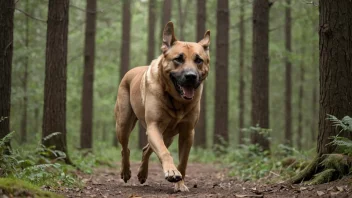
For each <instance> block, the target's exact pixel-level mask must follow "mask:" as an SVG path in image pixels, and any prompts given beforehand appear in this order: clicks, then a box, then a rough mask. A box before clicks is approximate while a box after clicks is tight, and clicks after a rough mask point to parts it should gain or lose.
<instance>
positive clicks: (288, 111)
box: [285, 0, 292, 146]
mask: <svg viewBox="0 0 352 198" xmlns="http://www.w3.org/2000/svg"><path fill="white" fill-rule="evenodd" d="M286 4H287V5H286V12H285V48H286V57H285V64H286V70H285V144H287V145H289V146H292V107H291V96H292V80H291V70H292V69H291V68H292V64H291V61H290V58H289V56H290V55H291V52H292V47H291V39H292V36H291V0H286Z"/></svg>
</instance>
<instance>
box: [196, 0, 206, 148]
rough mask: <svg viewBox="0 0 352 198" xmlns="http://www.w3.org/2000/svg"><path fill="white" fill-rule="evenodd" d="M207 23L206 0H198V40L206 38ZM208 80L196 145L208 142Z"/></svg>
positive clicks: (202, 102)
mask: <svg viewBox="0 0 352 198" xmlns="http://www.w3.org/2000/svg"><path fill="white" fill-rule="evenodd" d="M205 23H206V0H197V31H196V32H197V35H196V36H197V41H200V40H202V39H203V38H204V33H205ZM205 87H206V82H205V81H204V82H203V92H202V98H201V101H200V115H199V120H198V123H197V125H196V129H195V137H194V146H196V147H201V148H205V147H206V143H207V141H206V140H207V132H206V123H205V118H206V116H205V115H206V98H205V91H206V88H205Z"/></svg>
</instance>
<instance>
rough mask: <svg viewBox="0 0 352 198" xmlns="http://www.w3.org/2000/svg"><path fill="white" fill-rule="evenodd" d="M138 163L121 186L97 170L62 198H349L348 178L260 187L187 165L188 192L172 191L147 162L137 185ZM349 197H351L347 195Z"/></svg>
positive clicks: (111, 172) (113, 175) (114, 174)
mask: <svg viewBox="0 0 352 198" xmlns="http://www.w3.org/2000/svg"><path fill="white" fill-rule="evenodd" d="M138 165H139V164H138V163H133V164H132V169H131V171H132V178H131V180H130V181H129V182H128V183H127V184H125V183H124V182H123V181H122V180H121V179H120V177H119V174H118V170H116V169H102V168H101V169H97V170H96V171H95V173H94V174H92V175H82V180H83V182H85V183H86V186H85V187H84V188H83V189H78V188H76V189H67V188H66V189H62V191H60V192H59V193H61V194H63V195H65V196H66V197H104V198H105V197H352V191H351V189H352V186H351V183H352V179H351V177H349V178H344V179H342V180H340V181H337V182H333V183H330V184H324V185H319V186H300V185H293V186H292V185H284V184H275V185H262V184H256V183H251V182H241V181H238V180H236V179H234V178H229V177H228V176H227V175H228V174H227V171H226V169H221V168H220V167H219V166H215V165H205V164H195V163H193V164H189V166H188V168H187V172H188V173H187V176H186V185H187V186H188V188H189V190H190V192H184V193H181V192H178V193H175V192H173V184H171V183H169V182H167V181H166V180H164V178H163V173H162V170H161V168H160V165H159V164H157V163H151V164H150V167H149V176H148V180H147V182H146V183H145V184H143V185H141V184H139V182H138V179H137V176H136V174H137V169H138ZM349 194H351V195H349Z"/></svg>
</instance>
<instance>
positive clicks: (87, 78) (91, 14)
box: [81, 0, 97, 149]
mask: <svg viewBox="0 0 352 198" xmlns="http://www.w3.org/2000/svg"><path fill="white" fill-rule="evenodd" d="M86 10H87V11H86V30H85V41H84V73H83V89H82V109H81V113H82V114H81V119H82V120H81V148H83V149H87V148H88V149H89V148H92V140H93V137H92V136H93V132H92V131H93V86H94V60H95V32H96V15H97V14H96V10H97V1H96V0H87V8H86Z"/></svg>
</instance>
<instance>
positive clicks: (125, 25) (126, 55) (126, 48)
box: [114, 0, 131, 146]
mask: <svg viewBox="0 0 352 198" xmlns="http://www.w3.org/2000/svg"><path fill="white" fill-rule="evenodd" d="M130 4H131V3H130V1H129V0H123V6H122V42H121V43H122V45H121V56H120V81H121V80H122V78H123V76H124V75H125V74H126V73H127V71H128V68H129V67H130V41H131V38H130V37H131V5H130ZM114 145H115V146H117V145H118V143H117V139H116V138H114Z"/></svg>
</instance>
